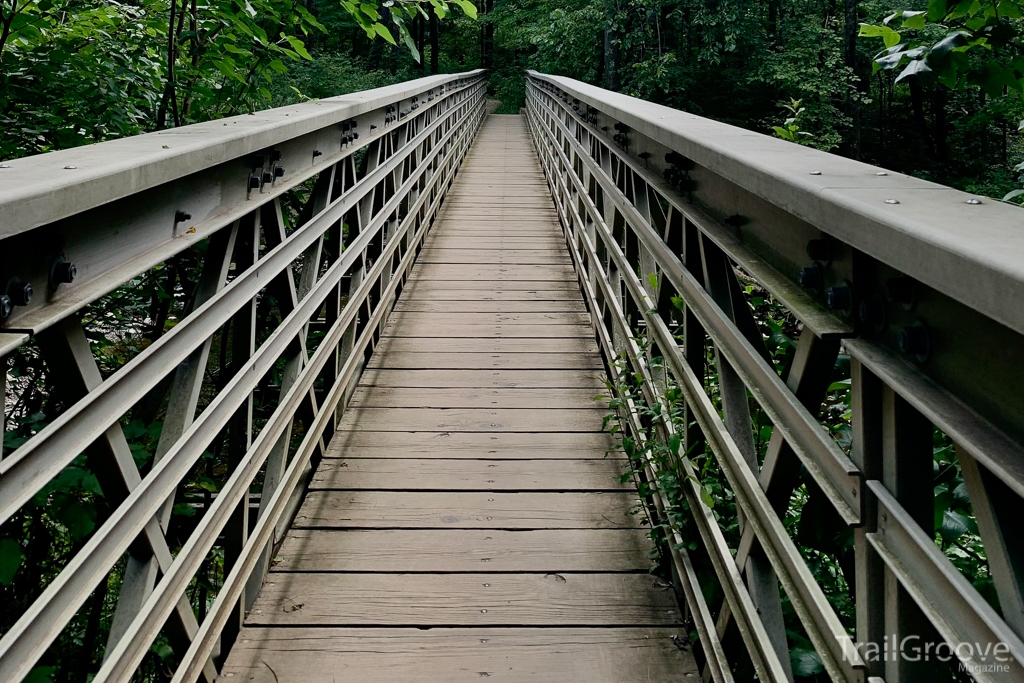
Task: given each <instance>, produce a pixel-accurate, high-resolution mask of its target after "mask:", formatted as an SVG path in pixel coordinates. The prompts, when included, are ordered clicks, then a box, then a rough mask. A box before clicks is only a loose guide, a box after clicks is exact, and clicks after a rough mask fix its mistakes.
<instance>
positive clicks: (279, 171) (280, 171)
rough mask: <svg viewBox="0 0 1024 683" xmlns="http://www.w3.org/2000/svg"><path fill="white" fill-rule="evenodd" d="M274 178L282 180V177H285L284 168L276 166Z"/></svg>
mask: <svg viewBox="0 0 1024 683" xmlns="http://www.w3.org/2000/svg"><path fill="white" fill-rule="evenodd" d="M274 177H275V178H282V177H284V166H275V167H274Z"/></svg>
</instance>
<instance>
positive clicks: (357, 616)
mask: <svg viewBox="0 0 1024 683" xmlns="http://www.w3.org/2000/svg"><path fill="white" fill-rule="evenodd" d="M681 623H682V616H681V615H680V613H679V608H678V607H677V606H676V600H675V594H674V593H673V591H672V586H671V584H666V583H664V582H663V581H661V580H660V579H657V578H655V577H653V576H648V575H644V574H611V573H608V574H572V573H569V572H566V573H564V574H562V573H548V574H441V575H438V574H397V575H396V574H361V573H356V574H321V573H304V572H298V573H289V574H285V573H278V574H275V575H274V576H272V577H269V579H268V580H267V582H266V583H264V584H263V590H262V591H260V595H259V598H257V600H256V604H254V605H253V607H252V610H250V612H249V616H248V618H247V619H246V624H248V625H253V626H269V625H287V626H309V625H318V626H357V625H367V626H371V625H384V624H389V625H395V626H548V625H550V626H577V625H579V626H584V625H585V626H675V625H679V624H681Z"/></svg>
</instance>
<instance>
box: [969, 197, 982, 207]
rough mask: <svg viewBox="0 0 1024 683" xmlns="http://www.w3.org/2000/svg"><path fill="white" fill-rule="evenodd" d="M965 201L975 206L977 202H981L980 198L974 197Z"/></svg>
mask: <svg viewBox="0 0 1024 683" xmlns="http://www.w3.org/2000/svg"><path fill="white" fill-rule="evenodd" d="M967 203H968V204H970V205H972V206H977V205H978V204H981V200H980V199H975V198H974V197H972V198H970V199H968V200H967Z"/></svg>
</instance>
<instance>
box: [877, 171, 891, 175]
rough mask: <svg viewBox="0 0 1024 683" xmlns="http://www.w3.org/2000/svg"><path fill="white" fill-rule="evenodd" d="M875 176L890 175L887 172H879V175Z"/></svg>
mask: <svg viewBox="0 0 1024 683" xmlns="http://www.w3.org/2000/svg"><path fill="white" fill-rule="evenodd" d="M875 175H878V176H882V175H889V174H888V173H886V172H885V171H879V172H878V173H876V174H875Z"/></svg>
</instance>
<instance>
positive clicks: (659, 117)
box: [527, 71, 1024, 334]
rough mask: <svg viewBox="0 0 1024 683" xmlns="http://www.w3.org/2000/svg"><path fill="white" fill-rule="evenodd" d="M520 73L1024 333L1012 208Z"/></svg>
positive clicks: (1017, 211) (1020, 254)
mask: <svg viewBox="0 0 1024 683" xmlns="http://www.w3.org/2000/svg"><path fill="white" fill-rule="evenodd" d="M527 74H528V75H529V76H530V77H531V78H534V79H537V80H540V81H546V82H548V83H551V84H553V85H556V86H558V87H559V88H561V89H562V90H564V91H566V92H567V93H570V94H571V95H572V96H573V97H575V98H577V99H579V100H580V101H581V102H585V103H586V104H589V105H591V106H593V107H597V108H598V109H600V110H601V111H602V112H604V113H605V114H608V115H609V116H612V117H613V118H615V119H618V120H619V121H621V122H623V123H625V124H626V125H628V126H629V127H630V128H632V129H633V130H635V131H637V132H638V133H640V134H642V135H644V136H647V137H648V138H651V139H652V140H655V141H657V142H659V143H660V144H662V145H664V146H666V147H668V148H670V149H673V150H675V151H677V152H679V153H680V154H683V155H684V156H686V157H688V158H689V159H691V160H693V161H694V162H695V163H696V164H698V165H700V166H703V167H705V168H707V169H708V170H710V171H711V172H713V173H715V174H717V175H719V176H721V177H723V178H725V179H726V180H729V181H730V182H732V183H735V184H736V185H738V186H740V187H742V188H743V189H745V190H747V191H749V192H751V193H753V194H754V195H756V196H758V197H760V198H762V199H764V200H765V201H768V202H771V203H772V204H774V205H776V206H778V207H779V208H781V209H783V210H785V211H787V212H788V213H790V214H792V215H794V216H796V217H798V218H800V219H802V220H804V221H807V222H808V223H810V224H811V225H813V226H815V227H817V228H819V229H821V230H822V231H824V232H826V233H828V234H830V235H833V236H834V237H837V238H838V239H841V240H843V241H844V242H846V243H847V244H850V245H851V246H853V247H855V248H856V249H859V250H861V251H863V252H865V253H867V254H870V255H871V256H873V257H874V258H876V259H878V260H879V261H882V262H883V263H887V264H888V265H890V266H892V267H893V268H896V269H897V270H900V271H902V272H904V273H906V274H908V275H910V276H912V277H914V278H915V279H917V280H919V281H920V282H922V283H924V284H926V285H928V286H930V287H932V288H934V289H936V290H938V291H940V292H943V293H945V294H947V295H949V296H951V297H953V298H954V299H957V300H958V301H960V302H961V303H964V304H966V305H967V306H970V307H972V308H974V309H976V310H978V311H980V312H982V313H984V314H985V315H988V316H990V317H991V318H993V319H995V320H997V321H999V322H1001V323H1002V324H1004V325H1006V326H1007V327H1009V328H1011V329H1013V330H1015V331H1017V332H1019V333H1021V334H1024V209H1022V208H1021V207H1018V206H1015V205H1012V204H1008V203H1005V202H1001V201H998V200H995V199H987V198H980V199H979V198H978V197H976V196H974V195H970V194H967V193H965V192H961V191H959V190H954V189H952V188H949V187H946V186H944V185H939V184H937V183H932V182H928V181H926V180H921V179H919V178H914V177H912V176H908V175H904V174H902V173H895V172H887V171H883V169H881V168H878V167H876V166H871V165H869V164H865V163H862V162H859V161H854V160H852V159H847V158H844V157H840V156H838V155H835V154H829V153H827V152H822V151H820V150H816V149H812V148H809V147H804V146H800V145H795V144H793V143H791V142H787V141H785V140H780V139H778V138H773V137H770V136H768V135H764V134H762V133H757V132H754V131H750V130H746V129H744V128H739V127H736V126H730V125H728V124H725V123H720V122H718V121H712V120H710V119H706V118H702V117H700V116H695V115H694V114H688V113H686V112H682V111H679V110H677V109H672V108H670V107H666V106H663V105H660V104H654V103H652V102H645V101H643V100H639V99H636V98H634V97H629V96H628V95H623V94H621V93H616V92H612V91H610V90H604V89H602V88H598V87H596V86H593V85H588V84H586V83H582V82H580V81H576V80H573V79H571V78H565V77H562V76H549V75H547V74H541V73H538V72H536V71H527ZM812 171H813V172H814V174H813V175H812ZM887 200H896V201H897V202H898V203H887Z"/></svg>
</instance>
